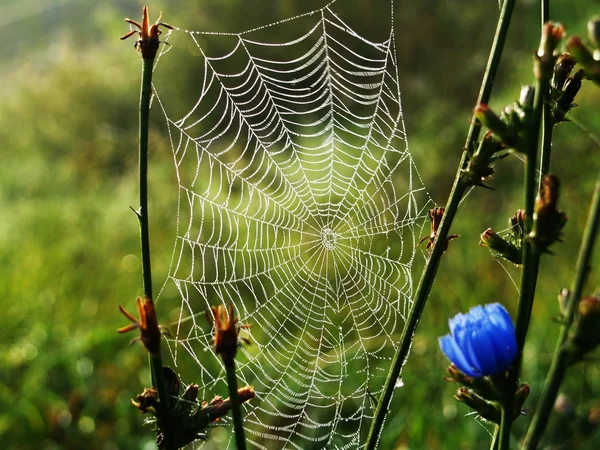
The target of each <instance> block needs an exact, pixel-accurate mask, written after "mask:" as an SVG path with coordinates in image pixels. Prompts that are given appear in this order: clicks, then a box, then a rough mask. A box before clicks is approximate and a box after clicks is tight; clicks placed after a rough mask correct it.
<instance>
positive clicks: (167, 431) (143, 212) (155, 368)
mask: <svg viewBox="0 0 600 450" xmlns="http://www.w3.org/2000/svg"><path fill="white" fill-rule="evenodd" d="M153 65H154V59H144V58H142V87H141V93H140V135H139V150H140V154H139V165H140V166H139V189H140V207H139V209H138V210H137V211H136V215H137V218H138V221H139V223H140V240H141V246H142V278H143V289H144V296H145V297H147V298H148V299H149V300H150V301H154V299H153V297H152V270H151V265H150V230H149V227H148V124H149V122H150V97H151V96H152V68H153ZM149 362H150V370H151V373H152V384H153V385H154V386H155V387H156V390H157V391H158V398H159V400H160V404H161V411H158V420H159V422H160V424H161V429H162V432H163V443H164V444H163V446H162V447H163V448H165V449H167V450H176V448H175V447H172V446H171V444H170V443H171V442H173V439H172V435H173V432H172V427H171V420H170V415H169V413H168V410H169V396H168V394H167V388H166V383H165V378H164V374H163V363H162V357H161V354H160V350H159V351H158V353H151V354H149Z"/></svg>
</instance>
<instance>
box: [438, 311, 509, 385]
mask: <svg viewBox="0 0 600 450" xmlns="http://www.w3.org/2000/svg"><path fill="white" fill-rule="evenodd" d="M449 326H450V334H449V335H446V336H444V337H442V338H440V339H439V343H440V348H441V349H442V351H443V352H444V354H445V355H446V356H447V357H448V359H449V360H450V361H452V362H453V363H454V365H456V367H457V368H458V369H459V370H460V371H461V372H463V373H465V374H466V375H468V376H472V377H481V376H486V375H495V374H496V373H498V372H501V371H503V370H506V369H507V368H508V367H509V366H510V365H511V364H512V363H513V361H514V359H515V357H516V355H517V343H516V336H515V328H514V325H513V323H512V320H511V318H510V315H509V314H508V312H507V311H506V309H505V308H504V307H503V306H502V305H500V304H499V303H493V304H489V305H485V306H484V307H482V306H475V307H473V308H471V310H470V311H469V312H468V313H466V314H457V315H456V316H454V317H453V318H451V319H450V320H449Z"/></svg>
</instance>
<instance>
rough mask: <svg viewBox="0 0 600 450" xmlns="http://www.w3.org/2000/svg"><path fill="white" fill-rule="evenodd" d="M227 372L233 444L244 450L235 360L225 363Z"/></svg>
mask: <svg viewBox="0 0 600 450" xmlns="http://www.w3.org/2000/svg"><path fill="white" fill-rule="evenodd" d="M225 372H226V374H227V386H228V388H229V399H230V400H231V415H232V416H233V430H234V431H235V444H236V446H237V450H246V437H245V434H244V419H243V416H242V407H241V405H240V399H239V396H238V384H237V376H236V374H235V360H233V359H232V360H231V363H228V364H225Z"/></svg>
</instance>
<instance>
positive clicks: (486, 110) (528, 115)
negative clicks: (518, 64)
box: [474, 86, 535, 155]
mask: <svg viewBox="0 0 600 450" xmlns="http://www.w3.org/2000/svg"><path fill="white" fill-rule="evenodd" d="M534 94H535V90H534V88H533V86H523V88H521V94H520V96H519V100H517V101H516V102H514V103H512V104H510V105H508V106H507V107H506V108H504V110H503V111H502V113H501V114H500V115H497V114H496V113H495V112H494V111H492V109H491V108H490V107H489V106H488V105H485V104H480V105H478V106H477V107H476V108H475V111H474V113H475V117H477V118H478V119H479V120H480V121H481V122H482V123H483V124H484V125H485V126H486V127H487V128H489V130H490V131H491V132H492V133H493V134H494V137H495V139H496V140H497V141H498V144H496V145H495V152H494V153H492V155H497V154H498V153H499V152H501V151H504V152H506V150H505V149H511V150H514V151H516V152H519V153H525V152H526V151H527V142H528V141H527V132H528V131H529V129H530V124H531V120H532V111H533V97H534ZM484 141H485V138H484ZM492 149H494V147H491V149H490V150H488V153H489V152H490V151H491V150H492Z"/></svg>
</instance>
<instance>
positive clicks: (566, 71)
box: [552, 53, 577, 91]
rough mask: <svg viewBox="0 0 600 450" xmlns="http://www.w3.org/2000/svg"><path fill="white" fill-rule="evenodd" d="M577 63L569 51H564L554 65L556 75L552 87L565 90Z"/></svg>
mask: <svg viewBox="0 0 600 450" xmlns="http://www.w3.org/2000/svg"><path fill="white" fill-rule="evenodd" d="M575 64H577V60H576V59H575V58H574V57H573V56H571V55H570V54H569V53H563V54H562V55H560V56H559V57H558V61H556V65H555V66H554V76H553V77H552V87H553V88H554V89H556V90H557V91H562V90H563V88H564V87H565V83H566V81H567V78H569V76H570V75H571V72H572V71H573V68H574V67H575Z"/></svg>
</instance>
